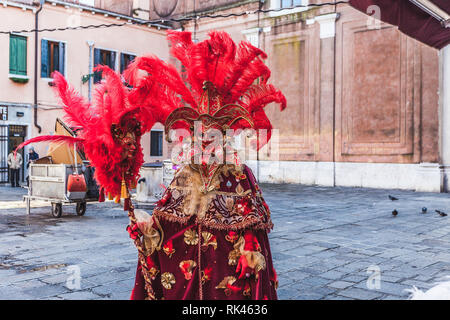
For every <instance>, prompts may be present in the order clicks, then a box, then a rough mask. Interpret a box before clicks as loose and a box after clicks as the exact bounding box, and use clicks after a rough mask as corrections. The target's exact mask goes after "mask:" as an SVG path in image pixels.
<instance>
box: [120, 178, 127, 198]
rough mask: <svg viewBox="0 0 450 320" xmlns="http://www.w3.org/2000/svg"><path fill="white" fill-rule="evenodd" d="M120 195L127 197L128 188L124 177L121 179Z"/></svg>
mask: <svg viewBox="0 0 450 320" xmlns="http://www.w3.org/2000/svg"><path fill="white" fill-rule="evenodd" d="M120 197H121V198H123V199H126V198H128V188H127V184H126V183H125V179H122V188H121V190H120Z"/></svg>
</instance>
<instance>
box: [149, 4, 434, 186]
mask: <svg viewBox="0 0 450 320" xmlns="http://www.w3.org/2000/svg"><path fill="white" fill-rule="evenodd" d="M320 2H321V1H309V3H310V4H311V3H320ZM322 2H323V1H322ZM303 3H304V4H306V3H308V1H303ZM193 5H194V2H193V1H183V0H179V1H175V0H173V1H167V2H164V6H165V7H164V9H165V10H166V13H167V12H171V14H170V15H169V16H167V15H166V17H170V16H172V17H178V16H181V15H185V16H189V15H193V14H194V9H193ZM149 6H150V12H149V16H150V17H151V18H152V17H153V18H158V16H159V13H160V11H161V10H162V9H161V8H162V7H161V8H155V6H154V3H152V1H151V3H150V4H149ZM160 6H162V5H160ZM279 6H280V1H277V0H271V1H265V3H264V6H263V7H264V8H278V7H279ZM256 8H258V1H220V2H218V1H214V3H213V2H211V1H201V0H198V1H195V14H196V15H200V16H201V15H202V13H210V14H214V13H217V14H218V13H220V14H227V13H240V12H243V11H250V10H254V9H256ZM177 27H182V28H184V29H185V30H189V31H193V32H194V34H195V37H196V38H198V39H199V40H203V39H205V38H206V37H207V32H208V31H210V30H214V29H216V30H224V31H227V32H228V33H230V34H231V36H232V37H233V39H234V40H235V41H240V40H250V41H251V42H253V43H254V44H255V45H259V46H260V47H261V48H262V49H264V50H265V51H266V52H267V53H268V55H269V58H268V60H267V63H268V65H269V66H270V67H271V70H272V78H271V82H272V83H273V84H275V85H276V86H278V87H279V88H281V89H282V90H283V92H284V93H285V95H286V98H287V101H288V107H287V109H286V110H285V111H284V112H282V113H280V112H278V110H277V106H275V105H273V106H268V107H267V109H266V110H267V113H268V116H269V118H270V120H271V122H272V124H273V126H274V128H275V129H278V130H279V151H280V152H279V158H278V159H279V160H280V161H276V162H274V161H271V160H270V159H271V157H270V150H268V149H266V150H263V151H262V152H261V153H260V154H259V159H260V160H263V161H260V162H259V164H258V166H259V168H257V171H258V174H259V177H260V179H261V180H262V181H279V182H300V183H307V184H322V185H348V186H369V187H388V188H407V189H416V190H427V191H439V190H440V186H441V181H440V171H439V162H440V156H439V112H438V110H439V93H438V89H439V52H438V51H437V50H435V49H433V48H430V47H428V46H426V45H424V44H421V43H419V42H418V41H416V40H414V39H412V38H409V37H407V36H405V35H404V34H402V33H400V32H399V31H398V30H397V28H396V27H394V26H391V25H388V24H385V23H378V22H377V23H374V22H373V21H371V20H370V19H369V18H368V16H367V15H365V14H363V13H361V12H359V11H357V10H355V9H353V8H352V7H350V6H349V5H346V4H343V5H338V6H336V7H335V6H323V7H319V8H310V9H307V10H305V9H303V8H301V9H294V10H285V11H281V12H275V13H267V14H260V16H259V19H258V17H257V15H256V14H249V15H244V16H242V17H228V18H217V19H208V18H201V19H199V20H197V22H196V23H194V22H192V21H190V22H187V23H183V24H182V25H179V26H177ZM258 30H259V32H258ZM252 165H254V166H256V164H255V163H253V164H252Z"/></svg>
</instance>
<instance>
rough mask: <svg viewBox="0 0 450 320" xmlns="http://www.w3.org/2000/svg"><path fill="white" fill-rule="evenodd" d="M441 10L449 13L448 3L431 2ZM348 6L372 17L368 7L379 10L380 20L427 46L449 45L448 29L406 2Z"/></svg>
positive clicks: (365, 0) (356, 1)
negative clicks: (374, 6) (373, 6)
mask: <svg viewBox="0 0 450 320" xmlns="http://www.w3.org/2000/svg"><path fill="white" fill-rule="evenodd" d="M432 2H433V3H434V4H436V5H437V6H438V7H440V8H441V9H442V10H444V11H446V12H448V13H450V1H448V0H432ZM350 5H351V6H352V7H354V8H356V9H358V10H360V11H362V12H363V13H366V14H368V15H372V11H370V10H369V12H368V10H367V9H368V7H369V6H372V5H376V6H378V7H379V8H380V14H381V17H380V20H382V21H384V22H387V23H390V24H393V25H396V26H398V29H399V30H400V31H401V32H403V33H404V34H406V35H408V36H410V37H413V38H414V39H417V40H419V41H420V42H423V43H425V44H427V45H429V46H432V47H434V48H437V49H441V48H443V47H445V46H446V45H447V44H449V43H450V28H445V27H443V26H442V25H441V24H440V22H439V21H438V20H437V19H435V18H433V17H431V16H430V15H429V14H427V13H426V12H425V11H423V10H422V9H420V8H419V7H417V6H416V5H414V4H413V3H411V2H409V1H408V0H350Z"/></svg>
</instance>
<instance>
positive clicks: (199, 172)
mask: <svg viewBox="0 0 450 320" xmlns="http://www.w3.org/2000/svg"><path fill="white" fill-rule="evenodd" d="M209 36H210V38H209V39H207V40H205V41H202V42H199V43H194V42H193V41H192V40H191V34H190V33H189V32H175V31H169V33H168V40H169V42H170V44H171V54H172V55H173V56H174V57H175V58H177V59H178V60H179V61H180V62H181V64H182V65H183V69H184V70H185V73H184V75H181V74H180V73H179V72H178V71H177V69H176V68H175V67H174V66H173V65H171V64H168V63H165V62H163V61H162V60H160V59H158V58H157V57H154V56H144V57H138V58H136V59H135V60H134V62H133V63H132V64H131V65H130V67H129V68H128V69H127V70H126V71H125V73H124V77H125V80H126V82H127V83H128V85H131V86H132V89H129V88H127V87H126V86H125V85H124V84H123V83H122V81H121V80H122V79H121V78H120V76H119V75H117V74H115V73H114V72H113V71H112V70H110V69H108V68H107V67H100V68H99V69H98V71H102V72H103V75H104V76H105V79H106V81H105V82H103V83H102V84H101V85H100V86H98V87H97V90H96V98H95V99H94V100H95V104H94V106H90V105H89V104H87V103H85V102H84V100H83V99H82V98H81V97H80V96H79V95H78V94H77V93H76V92H74V91H73V90H72V89H71V88H69V86H68V85H67V83H66V82H65V80H64V78H63V77H62V76H61V75H60V74H57V73H56V74H55V76H54V77H55V85H56V86H55V87H56V89H57V92H58V94H59V96H60V97H61V100H62V102H63V104H64V108H65V111H66V120H67V121H68V122H69V124H70V125H71V126H73V127H75V128H77V129H78V132H79V136H78V137H77V138H72V137H59V136H47V137H38V138H35V139H31V140H29V141H27V142H26V143H25V144H28V143H32V142H39V141H41V140H53V141H59V140H63V141H66V142H69V143H77V145H78V146H80V147H82V148H83V149H84V151H85V154H86V156H87V157H88V159H89V160H90V161H91V163H92V165H93V166H95V168H96V171H95V178H96V179H97V182H98V183H99V185H100V186H101V188H102V191H101V193H100V198H101V199H100V201H101V200H103V199H104V196H105V194H108V195H109V196H111V197H115V198H116V199H119V198H123V199H124V203H125V210H127V211H128V214H129V217H130V225H129V226H128V228H127V229H128V232H129V234H130V237H131V238H132V239H133V240H134V243H135V245H136V247H137V249H138V253H139V260H138V267H137V273H136V281H135V287H134V289H133V291H132V295H131V298H132V299H151V300H154V299H234V300H235V299H276V298H277V294H276V287H277V276H276V272H275V270H274V268H273V264H272V257H271V252H270V246H269V241H268V232H269V231H270V230H271V228H272V226H273V225H272V221H271V217H270V211H269V208H268V206H267V204H266V203H265V201H264V199H263V197H262V194H261V190H260V189H259V187H258V185H257V183H256V180H255V178H254V176H253V174H252V172H251V170H250V169H249V168H248V167H247V166H245V165H243V164H241V163H240V161H239V159H238V158H237V157H236V155H235V153H232V159H233V161H232V162H227V163H220V162H217V161H209V160H211V158H214V152H215V149H214V150H213V151H210V149H209V146H210V143H211V141H210V140H208V139H209V138H208V136H207V131H208V130H209V129H215V130H218V131H220V132H221V133H222V134H225V133H226V132H227V130H229V129H238V130H239V129H246V128H250V129H255V130H258V129H265V130H267V139H270V133H271V130H272V126H271V124H270V121H269V119H268V118H267V116H266V114H265V112H264V109H263V108H264V107H265V106H266V105H267V104H269V103H272V102H276V103H279V104H280V105H281V110H283V109H284V108H285V106H286V99H285V97H284V96H283V94H282V93H281V92H280V91H279V90H278V89H276V88H275V87H274V86H272V85H270V84H267V80H268V78H269V77H270V70H269V69H268V67H267V66H266V65H265V64H264V62H263V61H262V59H264V58H266V54H265V53H264V52H263V51H261V50H260V49H258V48H256V47H254V46H252V45H251V44H250V43H248V42H241V43H240V44H239V45H236V44H235V43H234V42H233V41H232V39H231V38H230V36H229V35H228V34H227V33H225V32H211V33H210V34H209ZM185 80H186V81H187V82H188V83H189V88H188V87H187V86H186V84H185ZM195 121H199V122H200V123H201V125H202V130H203V131H202V132H200V136H198V135H196V134H195V133H194V127H195V126H194V122H195ZM156 122H160V123H163V124H164V125H165V130H166V138H169V137H170V136H171V132H170V130H171V129H178V128H183V129H185V130H187V131H188V132H190V135H191V137H192V139H193V140H194V142H197V144H196V147H194V148H193V149H192V150H191V151H190V153H189V155H188V157H187V158H188V159H189V160H191V159H194V158H196V157H197V156H198V155H200V158H199V159H200V160H199V161H197V162H196V161H194V162H190V163H184V164H183V165H182V166H181V167H180V168H179V169H178V170H177V171H176V173H175V176H174V179H173V181H172V182H171V183H170V185H169V186H168V187H167V189H166V190H165V193H164V195H163V197H162V199H161V200H160V201H159V202H158V203H157V205H156V207H155V209H154V210H153V214H152V215H149V214H148V213H146V212H144V211H142V210H134V207H133V205H132V203H131V201H130V193H129V189H130V188H132V186H133V185H134V184H135V183H136V180H137V178H138V176H139V174H138V172H139V169H140V167H141V165H142V163H143V154H142V151H141V145H140V138H141V135H143V134H144V133H146V132H148V131H149V130H150V129H151V128H152V126H153V125H154V124H155V123H156ZM265 142H267V141H265ZM25 144H24V145H25ZM263 144H264V142H262V143H261V140H258V142H257V144H256V145H255V147H256V148H260V147H261V146H262V145H263ZM211 156H212V157H211Z"/></svg>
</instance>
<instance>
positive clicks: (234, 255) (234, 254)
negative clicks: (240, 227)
mask: <svg viewBox="0 0 450 320" xmlns="http://www.w3.org/2000/svg"><path fill="white" fill-rule="evenodd" d="M244 244H245V240H244V237H239V240H238V241H237V242H236V243H235V244H234V245H233V248H234V249H233V250H231V251H230V253H229V254H228V264H229V265H230V266H235V265H237V264H238V261H239V258H240V257H241V255H242V253H241V251H242V250H243V249H244Z"/></svg>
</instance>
